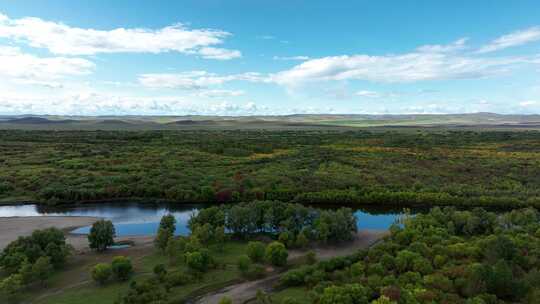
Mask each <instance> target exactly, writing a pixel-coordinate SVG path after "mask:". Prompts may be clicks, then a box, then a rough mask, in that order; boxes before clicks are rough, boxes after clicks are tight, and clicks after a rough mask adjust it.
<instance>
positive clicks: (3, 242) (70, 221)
mask: <svg viewBox="0 0 540 304" xmlns="http://www.w3.org/2000/svg"><path fill="white" fill-rule="evenodd" d="M97 220H99V218H97V217H87V216H23V217H4V218H0V231H1V232H2V233H1V234H0V250H3V249H4V247H5V246H7V245H8V244H9V243H10V242H12V241H14V240H16V239H17V238H18V237H20V236H28V235H31V234H32V231H34V230H38V229H45V228H50V227H56V228H58V229H62V230H64V231H65V232H66V233H67V232H68V231H71V230H73V229H76V228H78V227H82V226H88V225H91V224H92V223H94V222H95V221H97ZM79 239H80V237H79V236H75V235H71V234H67V241H68V243H70V244H72V245H73V246H74V247H75V248H76V249H79V248H80V247H81V246H80V245H81V244H80V243H81V242H80V240H79Z"/></svg>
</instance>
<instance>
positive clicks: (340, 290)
mask: <svg viewBox="0 0 540 304" xmlns="http://www.w3.org/2000/svg"><path fill="white" fill-rule="evenodd" d="M319 303H320V304H366V303H368V291H367V290H366V288H365V287H363V286H361V285H359V284H348V285H344V286H331V287H327V288H325V289H324V292H323V294H322V296H321V298H320V299H319Z"/></svg>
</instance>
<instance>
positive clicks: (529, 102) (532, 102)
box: [519, 100, 540, 108]
mask: <svg viewBox="0 0 540 304" xmlns="http://www.w3.org/2000/svg"><path fill="white" fill-rule="evenodd" d="M537 105H540V102H539V101H536V100H525V101H522V102H520V103H519V106H520V107H524V108H526V107H533V106H537Z"/></svg>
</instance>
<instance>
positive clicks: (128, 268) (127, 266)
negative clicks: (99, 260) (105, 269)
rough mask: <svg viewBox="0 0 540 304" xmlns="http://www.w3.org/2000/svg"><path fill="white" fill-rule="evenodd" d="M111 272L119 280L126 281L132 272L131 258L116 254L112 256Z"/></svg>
mask: <svg viewBox="0 0 540 304" xmlns="http://www.w3.org/2000/svg"><path fill="white" fill-rule="evenodd" d="M111 266H112V273H113V274H114V276H115V277H116V278H117V279H118V280H120V281H127V280H128V279H129V277H130V276H131V274H132V273H133V265H132V264H131V259H129V258H127V257H125V256H116V257H114V258H113V260H112V263H111Z"/></svg>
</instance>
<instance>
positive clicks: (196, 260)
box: [185, 249, 212, 273]
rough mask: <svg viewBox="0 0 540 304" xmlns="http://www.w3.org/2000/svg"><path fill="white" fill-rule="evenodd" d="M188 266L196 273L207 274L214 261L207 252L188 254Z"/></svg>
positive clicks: (186, 255) (202, 250) (186, 257)
mask: <svg viewBox="0 0 540 304" xmlns="http://www.w3.org/2000/svg"><path fill="white" fill-rule="evenodd" d="M185 259H186V265H187V266H188V267H189V268H190V270H192V271H194V272H199V273H202V272H206V271H207V270H208V267H209V266H210V263H211V262H212V259H211V257H210V254H209V253H208V251H207V250H204V249H201V250H200V251H194V252H187V253H186V254H185Z"/></svg>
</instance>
